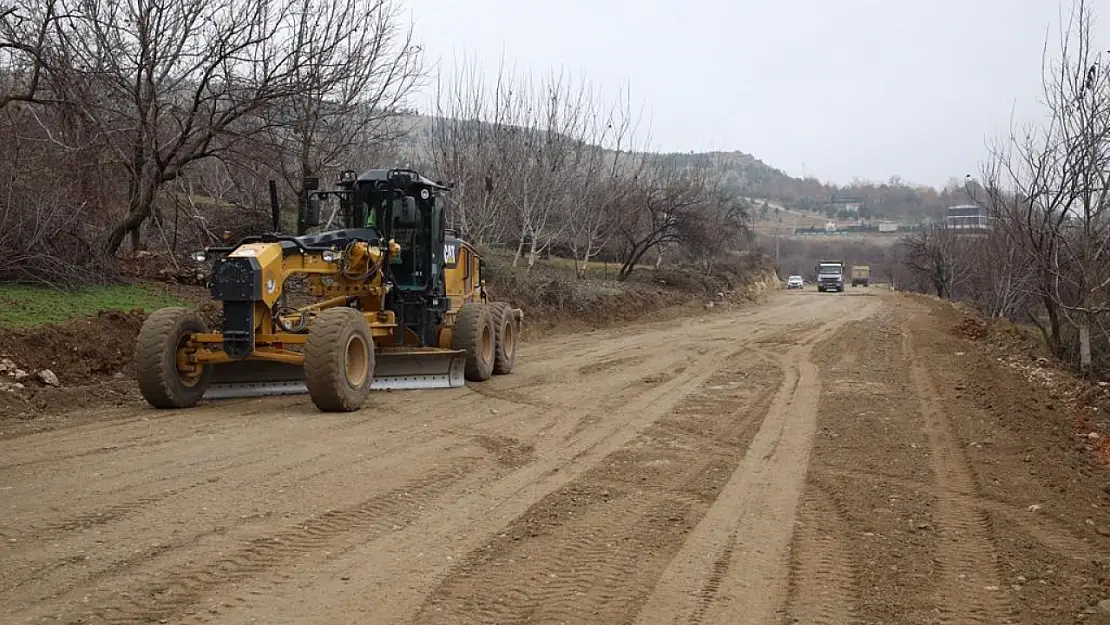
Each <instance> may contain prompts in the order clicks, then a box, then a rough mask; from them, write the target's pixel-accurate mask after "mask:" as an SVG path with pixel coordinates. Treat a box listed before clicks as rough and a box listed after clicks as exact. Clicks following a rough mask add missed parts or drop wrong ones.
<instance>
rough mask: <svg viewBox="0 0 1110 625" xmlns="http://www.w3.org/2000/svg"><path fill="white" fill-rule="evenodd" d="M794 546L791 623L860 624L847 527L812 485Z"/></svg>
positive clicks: (789, 595) (789, 606) (801, 509)
mask: <svg viewBox="0 0 1110 625" xmlns="http://www.w3.org/2000/svg"><path fill="white" fill-rule="evenodd" d="M798 517H799V519H800V520H799V521H798V522H797V524H796V526H795V529H794V542H793V544H792V545H791V562H790V588H789V591H788V593H787V612H786V613H787V616H788V621H787V622H791V623H805V624H806V625H851V624H853V623H858V622H859V621H858V616H857V614H856V603H857V601H858V597H857V596H856V595H857V592H856V588H857V583H858V582H857V579H856V573H855V568H856V566H858V564H857V563H856V562H855V558H854V557H853V555H852V552H851V550H850V549H849V546H848V543H847V540H848V535H849V530H848V526H847V524H846V523H845V521H844V519H843V518H842V517H841V516H840V513H839V511H837V509H836V506H835V505H834V504H833V502H832V501H831V500H830V499H829V497H828V494H827V493H825V492H824V491H823V490H821V489H820V487H818V486H815V485H812V484H811V485H810V487H809V488H808V489H807V491H806V494H805V496H804V497H803V499H802V504H801V506H800V507H799V509H798Z"/></svg>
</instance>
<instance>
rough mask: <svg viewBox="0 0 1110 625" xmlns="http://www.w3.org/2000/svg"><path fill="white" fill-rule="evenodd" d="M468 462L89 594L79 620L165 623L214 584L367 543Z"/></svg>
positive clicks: (417, 508) (401, 521) (414, 513)
mask: <svg viewBox="0 0 1110 625" xmlns="http://www.w3.org/2000/svg"><path fill="white" fill-rule="evenodd" d="M469 464H470V463H468V462H461V461H456V462H455V463H454V464H452V465H448V466H447V467H444V468H442V469H440V470H437V471H434V472H431V473H428V474H425V475H423V476H421V477H420V478H419V479H416V480H414V481H412V482H410V483H408V484H406V485H405V486H404V487H401V488H397V489H393V490H390V491H388V492H386V493H382V494H379V495H377V496H375V497H372V498H370V499H367V500H365V501H363V502H362V503H360V504H359V505H357V506H354V507H350V508H346V509H339V510H329V511H327V512H324V513H322V514H319V515H314V516H312V517H309V518H307V519H305V520H303V521H301V522H299V523H298V524H297V525H295V526H292V527H288V528H287V529H285V530H283V531H280V532H278V533H276V534H273V535H269V536H264V537H259V538H256V539H253V540H251V541H250V542H248V543H247V544H246V545H243V546H241V547H239V548H237V549H235V550H233V551H230V552H228V553H222V554H221V555H220V556H219V557H218V558H217V559H215V560H210V561H202V562H197V563H194V564H193V565H191V566H184V567H181V568H177V569H175V570H174V571H173V572H172V573H171V574H169V575H167V576H165V577H160V578H156V579H152V580H149V581H147V582H145V583H142V584H140V585H139V586H138V587H133V588H130V589H129V590H128V592H127V593H126V594H124V593H117V592H113V591H112V590H108V591H107V592H106V593H105V592H103V591H102V592H92V593H90V594H89V595H88V597H89V598H93V597H95V600H92V601H88V604H89V605H90V606H95V607H92V609H91V610H89V612H88V613H86V614H85V615H84V617H85V618H89V619H92V620H93V622H98V623H110V624H113V625H115V624H118V625H124V624H128V625H129V624H132V623H136V622H159V621H162V622H165V620H168V619H170V618H174V617H178V616H180V615H182V614H183V613H186V612H188V611H189V608H190V607H193V606H195V605H196V604H197V603H198V602H199V601H200V600H201V599H202V598H203V597H204V596H206V595H207V594H208V593H209V592H210V591H212V590H213V589H215V588H218V587H220V586H224V585H227V584H231V583H234V582H237V581H239V580H242V579H245V578H248V577H255V576H259V575H261V574H262V573H264V572H266V571H271V570H274V569H278V568H279V567H283V566H286V565H288V564H289V563H290V562H292V561H295V560H297V559H299V558H301V557H303V556H305V555H306V554H308V553H310V552H313V551H318V550H320V549H321V548H323V547H325V546H328V545H337V546H341V545H342V544H343V543H344V542H348V541H350V542H361V541H364V540H372V539H373V538H374V537H376V536H380V535H382V534H384V533H386V532H389V531H394V530H396V529H399V528H400V527H402V526H404V525H406V524H408V523H411V522H412V521H413V520H414V519H415V518H417V517H418V516H419V514H420V513H421V507H422V504H423V502H425V501H426V500H428V499H431V498H434V497H436V496H437V495H440V494H442V493H444V492H446V491H447V490H448V489H449V488H450V487H451V486H453V485H454V484H455V483H457V482H458V481H459V480H461V479H463V477H465V476H466V474H467V472H468V469H469ZM105 594H106V595H107V596H99V597H97V595H105Z"/></svg>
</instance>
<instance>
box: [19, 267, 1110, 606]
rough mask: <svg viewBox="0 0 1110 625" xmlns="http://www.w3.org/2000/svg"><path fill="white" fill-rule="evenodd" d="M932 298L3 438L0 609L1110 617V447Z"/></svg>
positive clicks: (545, 351) (832, 302) (773, 305)
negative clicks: (333, 407) (346, 396)
mask: <svg viewBox="0 0 1110 625" xmlns="http://www.w3.org/2000/svg"><path fill="white" fill-rule="evenodd" d="M938 315H940V313H938V312H937V311H935V310H933V309H931V308H929V305H928V304H927V303H923V302H920V301H918V300H914V299H912V298H905V297H901V296H899V295H896V294H892V293H889V292H881V291H880V290H878V289H868V290H866V291H864V290H862V289H860V290H859V291H855V290H853V292H849V293H844V294H817V293H815V292H781V293H776V294H774V295H773V296H772V297H771V298H770V301H768V302H767V303H765V304H761V305H758V306H752V307H750V308H747V309H744V310H741V311H737V312H728V313H719V314H715V315H711V316H706V317H701V318H696V319H687V320H684V321H679V322H674V323H669V324H663V323H661V324H647V325H640V326H637V327H633V328H627V329H624V330H621V331H598V332H593V333H590V334H586V335H580V336H574V337H570V338H567V337H559V338H552V339H546V340H543V341H541V342H536V343H532V344H528V345H526V346H524V347H523V348H522V350H521V352H520V354H519V355H518V361H517V362H518V369H517V371H516V372H515V373H514V374H513V375H512V376H507V377H499V378H495V379H494V380H492V381H491V382H489V383H486V384H482V385H472V386H469V387H467V388H465V389H453V390H445V391H437V392H413V393H401V392H397V393H381V394H377V395H375V396H374V406H373V407H372V408H368V409H366V410H363V411H361V412H359V413H356V414H350V415H327V414H320V413H318V412H316V411H315V410H314V409H313V407H312V405H311V403H310V402H309V401H308V400H307V398H269V399H261V400H237V401H233V402H220V403H213V404H209V405H206V406H203V407H200V408H197V409H194V410H191V411H186V412H178V413H167V412H155V411H153V410H147V409H145V408H139V409H133V410H124V411H119V410H116V411H111V412H104V413H103V414H100V415H97V419H95V420H92V421H87V420H86V421H84V422H82V423H79V424H76V425H69V426H66V425H63V426H62V427H58V428H56V429H52V430H49V431H42V432H36V433H32V434H27V435H21V436H14V437H8V438H6V439H3V440H0V498H2V499H0V501H2V502H3V509H2V512H3V514H0V540H2V541H3V542H2V544H0V614H4V615H7V616H6V617H5V619H0V620H3V622H5V623H12V624H13V625H15V624H17V623H18V624H22V623H67V624H69V623H83V624H101V623H111V624H117V623H118V624H124V623H127V624H130V623H221V624H235V625H238V624H247V623H267V624H278V623H280V624H283V625H293V624H296V625H323V624H328V625H331V624H340V623H342V624H348V623H350V624H355V623H359V624H362V623H375V624H382V623H398V624H401V623H404V624H412V625H424V624H428V625H431V624H436V625H444V624H456V623H458V624H461V623H487V624H494V623H499V624H503V623H552V624H555V623H566V624H585V623H606V624H611V623H635V624H637V625H662V624H664V623H666V624H670V623H680V622H681V623H705V624H710V623H714V624H715V623H721V624H725V623H728V624H737V623H752V624H763V623H768V624H770V623H829V624H833V623H835V624H849V623H860V624H863V623H1007V622H1013V623H1019V622H1020V623H1042V624H1043V623H1065V622H1066V623H1073V622H1084V623H1092V622H1106V620H1099V619H1106V618H1107V615H1105V614H1102V613H1100V612H1099V610H1098V608H1097V606H1096V604H1097V602H1098V601H1099V600H1101V599H1105V598H1107V596H1110V595H1107V592H1108V590H1110V588H1108V586H1110V582H1108V579H1110V565H1108V562H1110V559H1108V557H1107V556H1108V555H1110V538H1108V536H1110V514H1108V511H1110V496H1108V495H1107V493H1106V492H1105V491H1104V490H1103V488H1102V486H1103V485H1104V484H1105V483H1106V474H1105V473H1099V471H1102V469H1100V468H1098V467H1094V468H1092V467H1091V466H1089V465H1087V464H1084V462H1086V461H1085V460H1083V459H1082V458H1083V456H1081V455H1080V454H1079V452H1078V451H1077V446H1076V443H1075V437H1074V435H1073V433H1072V432H1070V430H1069V428H1068V426H1067V423H1066V419H1062V418H1060V417H1059V415H1057V414H1055V413H1053V412H1052V411H1053V410H1054V409H1055V407H1054V406H1053V405H1051V400H1041V399H1039V398H1037V397H1035V395H1036V392H1035V391H1033V390H1030V389H1029V388H1028V385H1025V384H1024V383H1023V382H1021V381H1019V380H1017V379H1016V378H1014V377H1013V376H1010V377H1007V374H1005V373H1004V372H996V371H995V370H994V369H991V367H992V366H993V364H992V361H991V360H990V359H988V358H986V357H985V356H978V355H975V354H973V353H967V352H965V351H960V350H964V349H967V348H966V347H964V346H962V343H961V342H960V339H958V338H956V337H954V336H952V335H951V334H949V333H947V332H946V330H945V327H946V326H945V324H946V323H948V320H947V319H945V318H943V317H942V316H938ZM969 372H970V373H969ZM967 376H973V380H971V381H969V380H968V377H967ZM1031 396H1034V397H1033V399H1029V398H1030V397H1031ZM1015 406H1020V408H1017V410H1021V411H1025V412H1027V413H1028V414H1029V415H1030V416H1031V417H1034V418H1035V419H1036V421H1035V422H1032V423H1033V425H1030V423H1031V421H1029V420H1027V419H1024V418H1022V419H1017V420H1015V414H1016V413H1015ZM1021 416H1022V417H1024V416H1025V413H1023V414H1022V415H1021ZM1054 419H1055V420H1054ZM1056 423H1063V425H1060V426H1057V425H1055V424H1056ZM1022 428H1025V429H1022ZM1030 428H1032V429H1030Z"/></svg>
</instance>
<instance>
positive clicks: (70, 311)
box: [0, 284, 182, 328]
mask: <svg viewBox="0 0 1110 625" xmlns="http://www.w3.org/2000/svg"><path fill="white" fill-rule="evenodd" d="M180 305H182V302H181V301H180V300H178V299H176V298H174V297H171V296H170V295H167V294H165V293H160V292H158V291H155V290H153V289H149V288H145V287H143V286H140V285H134V284H113V285H106V286H100V285H98V286H88V287H84V288H81V289H78V290H76V291H69V292H66V291H59V290H56V289H50V288H43V287H34V286H26V285H20V284H0V328H30V327H35V326H40V325H44V324H49V323H61V322H65V321H69V320H70V319H74V318H77V317H87V316H91V315H95V314H97V313H98V312H100V311H103V310H114V309H118V310H132V309H135V308H141V309H143V310H146V311H151V310H154V309H156V308H161V307H163V306H180Z"/></svg>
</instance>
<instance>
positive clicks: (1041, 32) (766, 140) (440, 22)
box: [407, 0, 1110, 186]
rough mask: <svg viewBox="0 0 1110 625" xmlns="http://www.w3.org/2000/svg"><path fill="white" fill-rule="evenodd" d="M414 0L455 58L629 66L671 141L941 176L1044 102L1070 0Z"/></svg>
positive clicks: (445, 65)
mask: <svg viewBox="0 0 1110 625" xmlns="http://www.w3.org/2000/svg"><path fill="white" fill-rule="evenodd" d="M1108 5H1110V0H1096V1H1095V2H1094V6H1095V10H1096V12H1097V13H1098V14H1099V15H1100V16H1101V17H1102V19H1101V20H1100V22H1098V23H1097V24H1096V33H1102V32H1110V29H1108V28H1105V27H1103V26H1102V25H1103V24H1105V23H1107V20H1110V6H1108ZM407 6H408V8H409V9H410V11H411V19H412V20H413V22H414V23H415V25H416V29H417V37H418V38H419V39H420V41H421V42H422V43H423V44H424V45H425V48H426V50H427V53H428V56H429V60H430V61H433V62H435V61H439V62H440V63H441V66H440V67H441V68H442V70H443V71H450V70H451V67H452V64H453V62H454V59H456V58H460V57H462V56H463V55H466V56H469V57H471V58H474V59H477V60H480V61H481V62H483V63H488V64H489V66H490V71H493V69H494V68H495V67H496V64H497V62H498V59H499V58H500V57H501V55H502V54H504V55H505V56H506V57H507V58H508V59H510V60H511V61H512V62H514V63H515V64H516V66H517V68H518V70H519V71H527V70H534V71H537V72H542V71H545V70H547V69H550V68H556V69H558V68H563V69H565V70H567V71H569V72H571V73H572V74H575V75H584V76H585V77H586V78H587V79H589V80H590V81H592V82H594V83H595V84H597V85H598V86H599V87H602V88H604V89H606V90H609V91H611V92H614V93H615V90H616V89H618V88H619V87H621V86H622V85H624V84H628V85H629V86H630V87H631V92H632V96H633V98H634V101H635V102H637V103H638V104H643V105H644V106H645V107H646V111H647V113H648V114H649V115H650V122H651V136H652V140H653V141H652V143H653V147H654V148H655V149H657V150H665V151H690V150H693V151H704V150H741V151H744V152H748V153H751V154H754V155H755V156H756V157H757V158H760V159H762V160H763V161H764V162H766V163H768V164H770V165H772V166H774V167H778V168H780V169H783V170H785V171H786V172H787V173H789V174H792V175H796V176H797V175H802V174H809V175H813V176H817V177H818V178H821V179H822V180H826V181H832V182H837V183H847V182H850V181H851V180H852V178H853V177H857V176H858V177H861V178H869V179H872V180H885V179H887V178H889V177H890V176H891V175H893V174H898V175H900V176H902V177H903V178H904V179H906V180H907V181H910V182H916V183H923V184H932V185H938V186H939V185H943V184H944V183H945V182H947V180H948V179H949V178H950V177H952V176H955V177H959V178H962V177H963V175H964V174H966V173H976V172H977V171H978V167H979V162H980V161H981V160H982V159H983V158H984V157H985V150H986V147H985V141H986V140H987V139H988V138H989V137H992V136H995V135H996V134H997V133H1000V132H1004V131H1005V130H1006V128H1007V126H1008V125H1009V120H1010V116H1011V112H1012V109H1013V107H1014V106H1015V105H1016V106H1017V107H1018V109H1017V112H1018V114H1019V115H1022V116H1024V117H1025V118H1027V119H1028V118H1032V117H1033V116H1036V115H1039V113H1040V109H1039V105H1038V104H1037V101H1036V100H1037V98H1038V97H1039V89H1040V64H1041V55H1042V49H1043V45H1044V42H1045V37H1046V35H1047V36H1049V37H1050V42H1051V43H1052V44H1053V45H1055V43H1056V36H1057V35H1056V33H1057V31H1056V30H1055V29H1056V28H1058V27H1059V17H1060V14H1061V13H1060V12H1061V5H1060V4H1058V2H1057V0H962V1H958V0H929V1H927V2H926V1H924V0H731V1H730V0H681V1H679V0H639V1H633V0H592V1H586V0H562V1H561V2H540V1H537V0H515V1H509V0H465V1H464V0H407ZM1067 6H1068V5H1064V8H1065V9H1066V8H1067ZM1050 28H1051V29H1052V30H1051V31H1049V30H1048V29H1050ZM1095 45H1096V46H1098V47H1102V46H1110V40H1108V41H1107V42H1106V43H1103V42H1102V41H1098V42H1096V43H1095ZM1103 49H1110V47H1104V48H1103ZM421 108H425V109H426V106H424V107H421Z"/></svg>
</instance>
